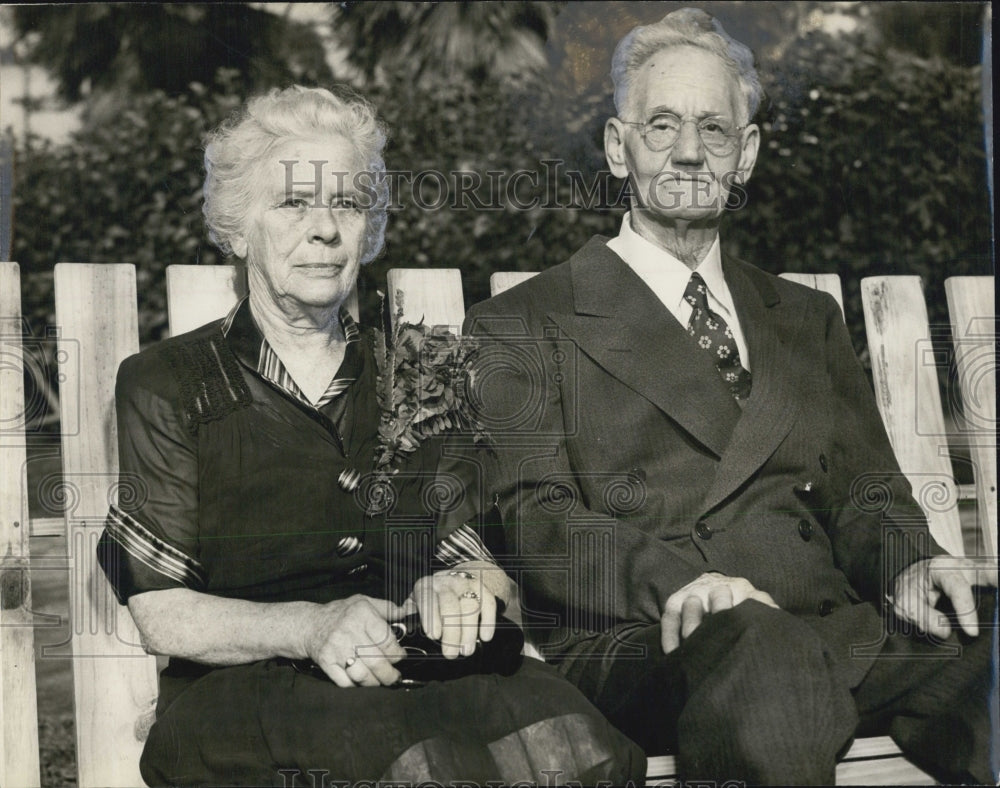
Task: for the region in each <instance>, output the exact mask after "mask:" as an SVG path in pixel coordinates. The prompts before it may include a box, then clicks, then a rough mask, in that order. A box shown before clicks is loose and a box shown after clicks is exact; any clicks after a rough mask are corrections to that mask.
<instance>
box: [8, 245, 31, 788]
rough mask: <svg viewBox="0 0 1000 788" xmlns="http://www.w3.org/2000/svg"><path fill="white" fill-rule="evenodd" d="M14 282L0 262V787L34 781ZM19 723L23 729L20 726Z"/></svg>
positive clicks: (17, 283) (14, 274)
mask: <svg viewBox="0 0 1000 788" xmlns="http://www.w3.org/2000/svg"><path fill="white" fill-rule="evenodd" d="M21 339H22V323H21V276H20V271H19V269H18V266H17V263H0V359H2V361H0V392H2V393H0V450H2V455H0V456H2V457H3V461H2V463H0V785H3V786H32V785H38V784H39V781H40V779H41V778H40V775H39V767H38V726H37V725H36V724H35V720H36V719H37V716H38V710H37V702H36V699H35V649H34V631H33V629H32V625H33V623H34V622H33V617H32V606H31V585H30V583H29V575H28V566H29V558H30V556H29V547H28V541H29V540H28V500H27V497H26V496H25V495H24V494H23V493H24V491H25V490H26V489H27V488H28V485H27V479H26V470H25V468H26V448H25V435H24V428H25V418H26V408H25V402H24V363H23V356H22V342H21ZM26 721H27V722H26Z"/></svg>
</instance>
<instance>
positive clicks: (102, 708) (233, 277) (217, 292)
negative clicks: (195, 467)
mask: <svg viewBox="0 0 1000 788" xmlns="http://www.w3.org/2000/svg"><path fill="white" fill-rule="evenodd" d="M16 273H17V268H16V265H15V264H11V263H6V264H0V276H2V277H3V278H2V279H0V285H2V287H0V299H2V300H0V310H2V311H0V318H2V319H3V321H4V322H3V325H4V326H5V327H6V326H7V325H8V324H9V323H10V321H14V323H12V324H11V325H13V324H17V325H18V326H19V325H20V321H19V304H18V303H17V301H18V298H17V296H16V295H11V294H18V293H19V292H20V288H19V286H18V285H17V281H16ZM531 275H532V274H530V273H525V272H512V273H508V274H496V275H494V278H493V282H492V284H493V287H494V289H495V292H496V291H499V290H500V289H505V288H506V287H507V286H511V285H512V284H516V283H517V282H519V281H523V280H524V279H525V278H527V277H530V276H531ZM12 277H13V278H12ZM801 277H802V275H788V278H798V279H799V280H800V281H802V280H801ZM167 279H168V315H169V320H170V329H171V333H173V334H177V333H181V332H183V331H185V330H188V329H190V328H193V327H196V326H198V325H201V324H202V323H205V322H207V321H209V320H211V319H214V318H217V317H221V316H222V315H224V314H225V313H226V312H227V311H228V310H229V309H230V308H231V306H232V305H233V304H234V303H235V302H236V300H237V299H238V298H239V297H240V296H241V295H242V294H243V292H245V284H244V283H243V280H242V278H241V276H240V275H239V274H238V272H237V270H236V269H234V268H232V267H229V266H214V267H211V266H205V267H202V266H171V267H169V268H168V274H167ZM905 279H906V278H905V277H889V278H881V279H872V280H864V282H863V292H864V293H869V295H866V296H865V298H866V299H867V302H866V314H867V312H869V311H870V312H871V318H870V321H869V332H870V342H871V343H872V351H871V352H872V358H873V362H874V360H875V359H876V358H877V359H878V360H879V362H878V364H877V365H876V364H874V363H873V367H874V373H875V385H876V390H878V389H879V388H882V389H883V394H882V395H881V397H880V400H879V403H880V407H881V408H882V415H883V418H885V419H886V422H887V427H888V430H889V433H890V435H891V436H893V437H892V439H893V447H894V449H896V451H897V454H899V455H900V457H901V462H902V458H904V457H909V456H910V455H909V454H907V452H911V448H910V446H911V442H915V443H913V445H916V446H917V449H916V450H915V451H914V454H913V456H914V457H916V458H917V459H918V460H919V461H920V463H924V464H920V463H917V462H916V460H915V461H914V464H912V465H910V467H908V464H909V460H907V464H904V466H903V467H904V470H907V472H908V474H909V475H910V478H911V481H914V482H915V484H914V488H915V491H916V494H917V497H918V500H920V501H921V503H922V504H924V505H925V507H926V508H928V509H929V511H928V514H929V515H934V517H932V521H934V522H936V523H937V524H936V525H932V527H933V528H935V529H936V530H935V536H936V537H937V538H938V539H939V540H940V541H941V542H942V544H943V545H945V546H946V547H948V549H950V550H953V551H954V552H961V545H962V538H961V531H960V528H959V525H958V519H957V515H954V517H951V518H950V519H948V518H941V517H938V515H939V514H940V513H939V512H938V511H937V509H946V508H950V509H954V505H953V504H954V494H955V489H954V482H953V480H952V478H951V472H950V470H947V469H945V468H944V466H942V465H940V463H938V464H931V465H927V463H931V462H932V460H931V458H930V455H933V458H934V462H936V460H937V459H940V458H941V457H944V459H945V460H947V456H946V453H947V448H946V439H945V433H944V429H943V427H941V428H940V429H938V427H937V426H932V427H931V428H929V429H930V432H929V433H927V434H925V432H920V430H921V429H923V426H922V425H924V424H925V421H922V420H920V419H923V417H924V412H925V411H924V409H933V406H934V404H935V402H936V405H937V409H938V411H939V413H940V398H939V397H938V398H937V400H935V399H934V395H933V394H932V393H930V391H931V389H930V388H929V387H928V385H927V381H926V379H927V376H928V375H931V376H933V375H935V374H936V371H935V368H934V366H933V365H931V364H928V363H923V362H921V361H920V359H921V358H922V357H918V356H917V355H916V348H917V347H925V345H921V344H920V343H922V342H926V339H927V331H926V323H927V320H926V312H925V311H921V310H922V307H923V300H922V295H921V296H920V304H919V305H917V304H916V303H915V302H913V301H912V298H913V295H914V293H913V285H912V283H908V282H906V281H904V280H905ZM962 279H964V280H967V281H959V280H957V279H956V280H949V282H948V285H947V288H948V297H949V305H950V308H951V310H952V315H953V322H954V323H955V324H956V326H957V328H956V330H955V336H956V343H957V344H956V358H957V362H958V371H959V374H958V377H959V383H961V384H962V385H963V386H966V385H969V386H971V387H972V388H970V389H969V391H971V392H973V393H972V395H971V399H969V395H967V394H965V395H964V396H965V397H966V399H965V400H963V404H964V408H965V416H966V422H967V434H968V435H969V440H970V444H971V445H972V449H973V462H974V464H975V469H976V479H977V485H978V487H979V494H978V498H979V501H980V504H979V512H980V524H981V526H982V531H983V534H984V536H983V545H984V551H988V552H989V554H995V550H996V492H995V488H996V456H995V450H996V437H995V402H994V400H995V396H994V392H995V380H994V373H995V367H996V360H995V356H994V355H993V352H994V348H995V335H994V333H993V326H994V322H993V303H992V297H990V298H984V297H983V294H984V293H988V294H992V292H993V283H992V277H976V278H968V277H966V278H962ZM805 283H806V284H809V285H810V286H814V287H817V288H818V289H823V290H826V291H827V292H830V293H831V294H833V295H834V297H835V298H837V300H838V302H839V303H841V304H842V298H841V297H840V283H839V279H838V278H837V277H836V276H835V275H824V276H817V277H807V278H806V280H805ZM55 284H56V310H57V323H58V325H59V326H60V330H61V332H62V334H61V339H60V364H61V366H60V373H61V374H63V375H64V379H63V381H62V383H61V405H62V409H63V412H64V414H65V415H64V418H65V420H66V423H67V424H68V423H72V424H73V425H74V428H73V429H72V430H65V431H64V434H63V437H62V445H63V467H64V474H65V477H64V481H63V488H62V490H63V491H62V494H63V495H64V496H65V501H66V512H65V523H66V538H67V550H68V559H69V566H70V568H71V571H70V573H69V581H70V601H71V608H72V610H71V631H72V649H73V656H74V659H73V670H74V684H75V700H76V719H77V725H76V729H77V739H78V741H77V761H78V766H79V785H80V786H81V788H87V787H88V786H119V785H121V786H132V785H139V784H141V779H140V777H139V774H138V756H139V753H140V751H141V747H142V741H143V739H144V738H145V734H146V732H147V730H148V726H149V724H150V723H151V720H152V708H153V704H154V702H155V697H156V676H155V668H156V661H155V659H154V658H153V657H150V656H148V655H147V654H145V652H144V651H143V650H142V648H141V646H140V644H139V638H138V634H137V632H136V630H135V627H134V625H133V624H132V621H131V619H130V617H129V616H128V614H127V610H126V609H125V608H121V607H119V606H118V605H117V604H116V603H115V600H114V597H113V595H112V594H111V593H110V589H109V587H108V585H107V583H106V581H105V579H104V577H103V574H102V573H101V571H100V569H99V568H98V567H97V564H96V560H95V552H94V546H95V544H96V540H97V538H98V536H99V534H100V532H101V528H102V527H103V519H104V515H105V513H106V510H107V506H108V503H109V502H110V501H112V500H114V499H115V496H118V495H125V494H134V493H135V490H133V489H129V487H128V485H127V484H126V485H125V486H124V487H123V488H121V489H119V486H118V478H117V436H116V425H115V420H114V414H113V391H114V380H115V373H116V370H117V367H118V364H119V363H120V362H121V360H122V359H123V358H124V357H125V356H127V355H129V354H130V353H133V352H135V351H136V350H137V349H138V328H137V316H136V286H135V272H134V269H132V267H131V266H127V265H88V264H61V265H59V266H57V268H56V274H55ZM387 290H388V293H389V298H390V306H391V307H392V312H393V313H394V312H395V308H394V307H395V303H396V301H395V299H396V297H397V293H398V292H402V293H404V299H403V311H404V317H405V319H406V320H409V321H416V320H420V319H424V321H425V322H427V323H428V324H432V325H442V324H443V325H448V326H452V327H455V328H457V327H458V326H459V325H460V324H461V322H462V319H463V317H464V303H463V295H462V285H461V275H460V273H459V271H458V270H456V269H394V270H392V271H390V272H389V275H388V287H387ZM897 290H901V292H902V293H903V295H898V293H897ZM906 298H910V299H911V301H905V300H900V299H906ZM868 302H870V305H869V303H868ZM907 304H909V306H907ZM356 309H357V308H356V301H355V307H354V309H353V311H354V312H355V314H357V312H356ZM914 314H916V320H915V323H916V327H915V328H911V327H907V328H906V330H905V331H904V330H902V329H900V330H899V331H897V330H896V329H895V328H894V326H895V325H896V323H901V324H906V325H908V324H909V323H910V322H913V315H914ZM921 322H922V324H923V330H921V327H920V324H921ZM875 324H878V325H881V326H883V327H886V330H882V331H878V330H874V331H873V328H872V326H873V325H875ZM876 329H877V325H876ZM6 335H7V332H6V330H5V340H6ZM14 344H15V343H11V345H10V346H11V347H13V346H14ZM5 347H6V345H5ZM907 365H909V366H910V367H911V368H912V367H914V366H916V367H918V370H917V372H916V373H914V375H918V376H922V378H921V379H919V380H918V379H917V377H915V376H914V375H911V376H909V377H908V376H907V375H908V373H905V372H904V371H900V370H899V369H898V367H899V366H903V367H905V366H907ZM0 375H2V376H3V377H2V378H0V381H2V383H3V396H2V398H0V446H2V447H3V448H4V455H3V456H4V464H3V465H4V470H3V474H2V476H0V504H2V506H3V512H2V521H0V540H2V542H0V549H3V550H4V555H5V557H3V558H2V560H3V565H2V567H3V575H2V578H3V587H2V590H3V594H4V596H3V599H4V604H3V605H2V606H0V623H3V624H4V625H5V626H3V627H2V628H0V711H3V712H4V713H3V715H2V717H0V720H2V721H3V723H2V724H3V729H2V731H0V732H2V734H3V735H2V737H0V778H3V779H2V780H0V784H2V785H4V786H17V785H35V784H37V783H38V776H37V775H38V758H37V753H38V749H37V726H36V724H35V723H36V711H35V706H34V674H33V668H32V665H31V660H30V654H31V648H32V646H31V643H32V638H31V628H30V627H31V613H30V610H31V606H30V589H28V588H27V583H26V582H25V580H24V577H25V568H26V566H27V559H28V551H27V539H26V536H25V530H26V529H25V527H24V525H25V523H26V522H27V516H26V515H27V512H26V496H25V495H24V490H25V482H24V478H23V476H24V461H23V458H24V454H23V424H22V430H21V432H22V438H21V441H22V443H21V447H20V449H18V446H17V445H16V444H17V443H18V441H17V440H15V441H13V442H12V441H10V440H8V437H7V425H8V424H11V423H15V422H16V417H17V415H18V414H23V404H20V405H19V403H23V386H22V388H20V389H19V386H20V385H21V384H19V383H18V379H19V377H20V372H18V374H15V375H12V374H11V372H10V370H8V369H7V368H6V366H4V367H2V368H0ZM897 386H903V387H904V388H895V387H897ZM897 391H898V392H900V394H898V395H897V396H896V398H895V399H893V398H892V397H891V394H890V396H889V397H888V399H886V393H894V392H897ZM964 391H965V389H964V388H963V392H964ZM906 392H909V395H908V397H907V396H904V393H906ZM913 392H918V393H917V394H916V395H915V394H913ZM924 392H927V394H926V396H924ZM907 399H908V400H909V404H908V403H905V402H904V403H902V404H901V405H900V406H899V407H897V406H896V405H897V403H900V402H901V401H904V400H907ZM970 402H971V404H970ZM927 403H930V404H927ZM19 408H20V410H19ZM918 412H919V418H918ZM937 423H938V422H934V424H935V425H937ZM914 425H915V426H916V427H917V430H914V429H913V427H914ZM907 426H909V427H910V431H911V432H915V434H914V435H913V436H910V435H908V434H907V430H906V427H907ZM935 430H936V431H935ZM927 467H932V468H934V470H932V471H927V470H925V469H926V468H927ZM925 474H930V475H929V476H928V475H925ZM949 483H950V484H951V486H950V487H949V486H947V485H948V484H949ZM926 485H930V487H926ZM925 487H926V490H925ZM937 490H944V492H943V493H941V495H944V496H945V497H944V498H938V497H935V495H937V493H936V491H937ZM942 501H943V502H944V503H947V504H949V505H948V506H944V505H942ZM953 514H954V512H953ZM935 517H936V518H937V519H936V520H934V518H935ZM11 578H19V580H18V581H15V580H12V579H11ZM18 602H20V604H17V603H18ZM7 624H11V626H7ZM12 709H13V710H14V711H13V713H11V710H12Z"/></svg>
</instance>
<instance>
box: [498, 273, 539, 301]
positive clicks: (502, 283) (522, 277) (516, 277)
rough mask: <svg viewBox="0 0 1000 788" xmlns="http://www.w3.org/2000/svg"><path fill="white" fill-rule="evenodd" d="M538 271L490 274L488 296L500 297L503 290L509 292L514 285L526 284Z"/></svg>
mask: <svg viewBox="0 0 1000 788" xmlns="http://www.w3.org/2000/svg"><path fill="white" fill-rule="evenodd" d="M536 274H538V271H497V272H496V273H493V274H490V295H491V296H495V295H500V293H502V292H503V291H504V290H510V289H511V288H512V287H513V286H514V285H519V284H521V282H527V281H528V280H529V279H531V277H533V276H535V275H536Z"/></svg>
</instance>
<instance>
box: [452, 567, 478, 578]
mask: <svg viewBox="0 0 1000 788" xmlns="http://www.w3.org/2000/svg"><path fill="white" fill-rule="evenodd" d="M448 575H449V576H450V577H461V578H462V579H463V580H473V579H474V578H475V575H473V574H472V573H471V572H466V571H465V570H464V569H455V570H453V571H451V572H449V573H448Z"/></svg>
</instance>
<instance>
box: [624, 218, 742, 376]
mask: <svg viewBox="0 0 1000 788" xmlns="http://www.w3.org/2000/svg"><path fill="white" fill-rule="evenodd" d="M608 249H610V250H611V251H612V252H614V253H615V254H617V255H618V256H619V257H620V258H622V260H624V261H625V262H626V263H627V264H628V266H629V268H631V269H632V270H633V271H635V272H636V274H638V276H639V278H640V279H642V281H643V282H645V283H646V285H647V286H648V287H649V289H650V290H652V291H653V292H654V293H655V294H656V297H657V298H659V299H660V301H662V302H663V305H664V306H665V307H666V308H667V309H668V310H669V312H670V314H672V315H673V316H674V317H675V318H676V319H677V322H679V323H680V324H681V325H682V326H684V328H687V324H688V320H689V319H690V318H691V311H692V308H691V305H690V304H689V303H688V302H687V301H685V300H684V291H685V290H686V289H687V285H688V281H689V280H690V279H691V273H692V271H691V269H690V268H688V267H687V266H686V265H685V264H684V263H682V262H681V261H680V260H678V259H677V258H676V257H674V256H673V255H672V254H670V252H668V251H666V250H665V249H661V248H660V247H659V246H657V245H656V244H654V243H653V242H652V241H648V240H646V239H645V238H643V237H642V236H641V235H639V234H638V233H637V232H635V230H633V229H632V221H631V214H629V213H626V214H625V217H624V218H623V219H622V228H621V231H620V232H619V233H618V236H617V237H615V238H612V239H611V240H610V241H608ZM694 270H695V271H697V272H698V273H699V274H700V275H701V278H702V279H704V280H705V284H706V285H707V286H708V305H709V308H710V309H711V310H712V311H713V312H716V313H717V314H718V315H720V316H721V317H722V318H723V319H724V320H725V321H726V323H728V324H729V328H730V330H731V331H732V332H733V338H734V339H735V340H736V347H737V349H738V350H739V352H740V363H741V364H742V365H743V368H744V369H746V370H748V371H749V370H750V349H749V348H748V347H747V342H746V337H745V336H744V334H743V328H742V327H741V326H740V321H739V318H738V317H737V316H736V305H735V304H734V303H733V296H732V294H731V293H730V292H729V285H727V284H726V278H725V276H723V274H722V252H721V250H720V248H719V239H718V237H716V239H715V243H713V244H712V248H711V249H709V250H708V254H707V255H705V259H704V260H702V261H701V262H700V263H699V264H698V267H697V268H695V269H694Z"/></svg>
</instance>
